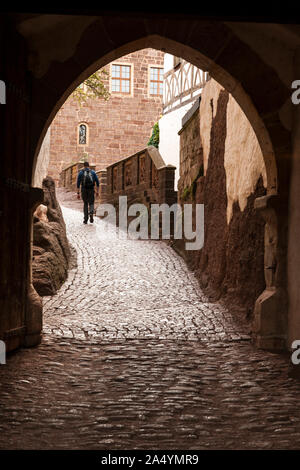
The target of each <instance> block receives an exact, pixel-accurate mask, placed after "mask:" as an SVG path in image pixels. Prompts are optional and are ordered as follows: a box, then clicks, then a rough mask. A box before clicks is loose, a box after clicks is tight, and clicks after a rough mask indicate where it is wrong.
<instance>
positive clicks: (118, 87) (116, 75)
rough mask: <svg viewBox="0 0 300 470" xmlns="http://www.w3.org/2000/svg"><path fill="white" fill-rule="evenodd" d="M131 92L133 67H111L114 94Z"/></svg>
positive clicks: (118, 65) (116, 65) (117, 65)
mask: <svg viewBox="0 0 300 470" xmlns="http://www.w3.org/2000/svg"><path fill="white" fill-rule="evenodd" d="M130 90H131V66H130V65H120V64H113V65H112V67H111V91H112V93H128V94H129V93H130Z"/></svg>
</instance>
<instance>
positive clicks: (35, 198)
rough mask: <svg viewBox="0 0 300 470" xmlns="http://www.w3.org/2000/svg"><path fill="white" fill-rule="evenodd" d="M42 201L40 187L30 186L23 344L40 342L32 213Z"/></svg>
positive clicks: (39, 305) (27, 345)
mask: <svg viewBox="0 0 300 470" xmlns="http://www.w3.org/2000/svg"><path fill="white" fill-rule="evenodd" d="M43 201H44V193H43V190H42V189H39V188H31V190H30V195H29V226H30V244H29V250H28V251H29V259H28V277H27V302H26V310H25V326H26V334H25V337H24V342H23V346H25V347H31V346H36V345H37V344H39V343H40V342H41V334H42V328H43V303H42V299H41V297H40V296H39V295H38V293H37V292H36V290H35V289H34V287H33V285H32V268H31V260H32V238H33V223H32V220H33V213H34V211H35V209H36V208H37V206H38V205H39V204H41V203H42V202H43Z"/></svg>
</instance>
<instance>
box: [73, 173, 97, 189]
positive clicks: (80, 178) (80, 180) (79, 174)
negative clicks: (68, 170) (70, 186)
mask: <svg viewBox="0 0 300 470" xmlns="http://www.w3.org/2000/svg"><path fill="white" fill-rule="evenodd" d="M85 170H90V172H91V173H92V177H93V181H94V185H95V183H96V185H97V186H98V188H99V180H98V176H97V175H96V173H95V171H94V170H91V169H90V168H83V169H82V170H80V172H79V173H78V176H77V188H78V189H79V188H80V185H81V182H82V178H83V173H84V171H85Z"/></svg>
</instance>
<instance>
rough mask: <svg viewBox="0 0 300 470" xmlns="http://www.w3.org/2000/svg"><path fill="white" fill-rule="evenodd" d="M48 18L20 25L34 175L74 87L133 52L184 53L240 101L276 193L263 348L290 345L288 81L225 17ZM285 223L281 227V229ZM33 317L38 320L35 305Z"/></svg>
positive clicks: (260, 318) (271, 194) (266, 205)
mask: <svg viewBox="0 0 300 470" xmlns="http://www.w3.org/2000/svg"><path fill="white" fill-rule="evenodd" d="M46 20H47V18H45V17H43V15H41V16H40V17H39V16H38V17H34V18H29V19H24V21H23V22H22V19H21V21H20V22H19V25H18V30H19V32H20V33H21V34H22V35H23V36H24V37H25V38H26V41H27V44H28V45H29V50H30V53H29V56H28V59H29V61H28V63H29V69H30V71H31V73H32V81H31V85H32V103H31V117H30V149H29V160H30V162H31V164H30V165H29V166H28V168H27V170H28V171H27V175H28V176H29V174H31V175H32V174H33V171H34V168H35V164H36V157H37V155H38V152H39V148H40V145H41V142H42V140H43V137H44V134H45V132H46V130H47V128H48V126H49V124H50V122H51V121H52V119H53V117H54V116H55V114H56V112H57V110H58V109H59V108H60V106H61V105H62V103H63V102H64V100H65V99H66V97H67V96H68V95H69V94H70V92H71V91H72V90H73V89H74V88H75V87H76V86H77V85H78V84H79V83H81V82H82V81H83V80H84V79H85V78H86V77H88V76H89V75H90V74H91V73H92V72H93V71H95V70H97V69H99V68H100V67H101V66H104V65H105V64H106V63H108V62H110V61H111V60H112V59H113V58H114V57H120V56H121V55H124V54H126V53H128V52H130V51H133V50H138V49H141V48H145V47H153V48H157V49H160V50H165V51H168V52H170V53H172V54H174V55H176V56H181V57H184V58H185V59H186V60H188V61H189V62H190V63H192V64H194V65H196V66H197V67H199V68H201V69H202V70H204V71H208V72H209V74H210V76H211V77H213V78H214V79H216V80H217V81H218V82H219V83H220V84H221V85H223V86H224V88H226V89H227V90H228V91H229V92H230V93H231V94H232V96H233V97H234V98H235V99H236V101H237V102H238V104H239V105H240V106H241V108H242V110H243V111H244V113H245V114H246V116H247V118H248V119H249V121H250V123H251V125H252V127H253V129H254V131H255V133H256V136H257V138H258V141H259V143H260V146H261V149H262V153H263V156H264V159H265V164H266V172H267V180H268V188H267V189H268V194H267V196H266V198H264V200H261V201H258V203H257V205H258V207H260V208H261V209H262V213H263V214H265V218H266V221H267V229H266V230H267V238H268V244H269V245H270V253H271V254H270V256H269V255H268V258H269V257H271V259H272V260H273V261H274V260H275V264H274V263H273V262H272V263H271V265H270V266H266V269H270V271H271V272H272V273H273V271H274V275H272V279H271V280H268V281H267V285H269V287H270V288H271V289H269V291H268V293H267V294H266V296H265V298H262V299H260V301H259V303H258V306H257V334H258V336H259V337H260V340H259V345H260V346H262V347H269V346H270V347H275V348H276V347H282V344H283V342H284V340H285V339H284V338H285V332H284V331H283V328H284V326H286V322H285V321H284V317H285V316H286V294H285V288H286V285H285V284H286V267H285V258H286V224H287V219H286V209H285V207H286V201H287V194H286V191H285V186H286V175H287V167H288V164H287V159H286V158H285V157H286V154H287V153H288V152H289V145H290V142H289V132H288V131H287V130H286V129H285V128H284V126H283V125H282V123H281V121H280V119H279V112H280V110H281V108H282V106H283V105H284V103H285V102H286V100H287V99H288V98H289V89H288V87H287V86H286V84H285V83H284V80H281V79H280V78H279V77H278V74H276V72H275V71H274V68H273V67H272V66H271V65H269V64H268V63H267V61H264V60H263V59H262V57H261V56H260V55H259V54H258V53H257V52H256V51H255V50H254V49H253V47H251V46H249V45H248V44H247V41H246V40H244V41H243V40H242V39H241V38H240V37H239V36H238V34H236V33H235V32H234V30H233V29H232V28H230V26H229V25H227V24H225V23H224V22H219V21H218V22H216V21H215V22H214V21H200V20H198V19H191V18H188V17H183V18H181V19H178V18H170V19H166V18H165V17H163V16H160V15H157V21H153V18H152V17H151V18H150V17H148V18H147V17H143V16H139V15H138V16H136V15H134V16H131V15H130V13H128V14H125V15H123V16H122V17H119V16H109V15H107V16H102V17H101V18H94V17H84V18H83V17H67V18H62V17H52V18H51V21H50V22H49V21H48V23H47V21H46ZM48 20H49V18H48ZM45 22H46V23H47V27H45V28H44V27H43V25H45V24H46V23H45ZM75 26H76V27H75ZM63 31H68V32H69V34H68V35H67V40H66V41H65V44H64V46H63V47H60V48H57V47H56V45H57V44H58V43H59V42H61V37H62V34H63ZM50 33H51V34H50ZM42 38H43V41H42V40H41V39H42ZM250 40H251V34H250ZM277 168H278V175H279V180H278V178H277ZM277 226H280V227H281V228H280V232H279V233H276V230H277ZM268 227H271V228H268ZM268 272H269V271H268ZM266 280H267V279H266ZM269 306H270V308H269ZM264 309H266V310H264ZM27 316H28V318H29V317H30V308H28V311H27ZM270 316H271V317H272V318H273V319H274V322H273V321H272V320H271V321H270ZM264 318H266V322H264ZM28 334H30V332H28Z"/></svg>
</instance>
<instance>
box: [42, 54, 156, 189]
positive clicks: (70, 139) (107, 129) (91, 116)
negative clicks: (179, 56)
mask: <svg viewBox="0 0 300 470" xmlns="http://www.w3.org/2000/svg"><path fill="white" fill-rule="evenodd" d="M163 58H164V53H163V52H161V51H158V50H154V49H143V50H140V51H137V52H134V53H132V54H129V55H126V56H124V57H121V58H120V59H117V60H115V61H114V62H113V63H120V64H127V63H128V64H132V69H133V87H132V95H126V94H115V93H112V94H111V96H110V98H109V100H108V101H105V100H103V99H97V100H89V101H88V102H87V103H86V104H84V105H83V106H82V107H79V105H78V103H77V102H76V101H74V100H72V99H70V98H69V99H68V100H67V101H66V102H65V103H64V105H63V106H62V108H61V109H60V110H59V112H58V113H57V115H56V117H55V119H54V120H53V122H52V124H51V137H50V139H51V140H50V164H49V169H48V174H49V176H51V177H53V178H54V180H55V181H56V182H58V179H59V173H60V171H61V170H62V169H63V168H64V167H65V166H67V165H68V164H70V163H72V162H76V161H78V160H79V159H80V158H81V157H82V156H83V154H84V153H87V154H88V155H89V160H90V163H93V164H95V165H96V169H97V170H101V169H104V168H106V167H107V166H108V165H110V164H111V163H114V162H115V161H118V160H119V159H120V158H123V157H126V156H129V155H131V154H133V153H136V152H137V151H139V150H140V149H142V148H144V147H145V146H146V145H147V142H148V140H149V137H150V135H151V131H152V126H153V125H154V123H155V122H156V121H157V120H158V119H159V117H160V114H161V113H162V97H161V96H151V95H149V84H148V80H149V66H158V67H163ZM104 69H105V70H107V71H110V64H108V66H106V67H104ZM105 83H106V85H107V87H109V80H107V81H105ZM82 122H84V123H86V124H88V129H89V136H88V145H85V146H82V145H78V138H77V129H78V125H79V124H80V123H82Z"/></svg>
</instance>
